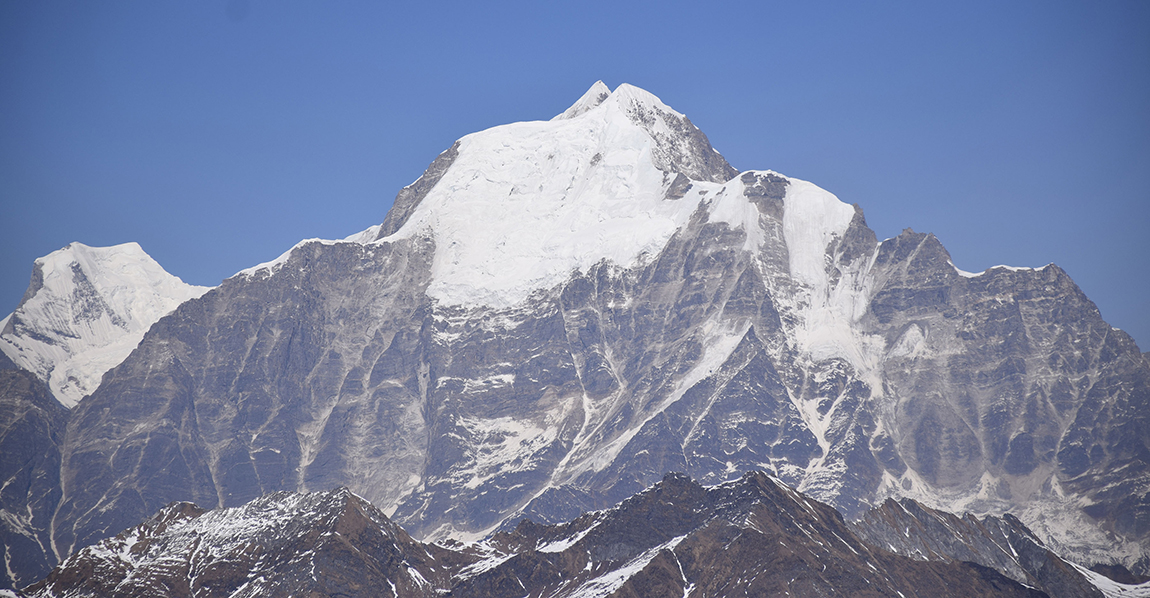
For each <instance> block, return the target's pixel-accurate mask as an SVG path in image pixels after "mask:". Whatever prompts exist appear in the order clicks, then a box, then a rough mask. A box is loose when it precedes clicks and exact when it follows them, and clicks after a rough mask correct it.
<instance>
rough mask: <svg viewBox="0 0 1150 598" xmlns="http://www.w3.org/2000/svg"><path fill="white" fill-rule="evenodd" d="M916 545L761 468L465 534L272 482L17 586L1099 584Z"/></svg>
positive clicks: (625, 589) (609, 588)
mask: <svg viewBox="0 0 1150 598" xmlns="http://www.w3.org/2000/svg"><path fill="white" fill-rule="evenodd" d="M908 502H910V501H908ZM919 508H920V507H919ZM1019 530H1020V533H1022V534H1029V531H1027V530H1025V528H1024V527H1021V526H1020V527H1019ZM936 540H938V541H946V540H945V539H942V538H936ZM961 540H962V538H960V537H958V536H955V537H953V538H950V541H959V542H961ZM920 556H921V558H920V559H918V560H916V559H911V558H908V557H906V556H902V555H898V554H895V553H892V552H889V551H888V550H885V549H883V548H879V547H876V546H875V545H873V544H870V543H868V542H866V541H864V540H862V539H860V538H859V537H858V536H856V535H855V534H854V533H853V532H852V528H851V526H850V525H848V524H847V523H845V522H844V521H843V519H842V517H841V516H840V515H839V514H838V513H837V512H836V511H835V510H834V509H833V508H831V507H829V506H827V505H825V504H822V503H820V502H818V501H815V500H813V499H811V498H809V497H806V496H804V495H802V494H801V493H799V492H797V491H795V490H794V489H792V488H790V487H788V486H786V485H785V484H783V483H782V482H780V481H778V480H777V479H775V478H772V477H771V476H769V475H767V474H764V473H761V472H754V473H748V474H746V475H744V476H743V477H742V478H740V479H739V480H736V481H733V482H727V483H725V484H721V485H718V486H714V487H710V488H705V487H703V486H700V485H699V484H697V483H695V482H693V481H691V480H690V479H689V478H687V477H686V476H683V475H679V474H675V475H668V476H667V477H665V478H664V479H663V480H662V481H661V482H659V483H657V484H655V485H654V486H652V487H651V488H648V489H647V490H644V491H643V492H640V493H639V494H637V495H635V496H633V497H631V498H629V499H627V500H625V501H623V502H622V503H621V504H619V505H618V506H616V507H614V508H612V509H608V510H604V511H597V512H592V513H587V514H584V515H582V516H580V517H578V518H576V519H575V520H573V521H570V522H567V523H564V524H559V525H541V524H537V523H533V522H531V521H526V520H525V521H523V522H521V523H520V524H519V525H518V527H516V528H515V530H514V531H511V532H501V533H498V534H495V535H494V536H492V537H491V538H489V539H487V540H485V541H483V542H479V543H477V544H472V545H463V544H459V543H457V542H454V541H445V542H441V543H436V544H425V543H420V542H417V541H414V540H412V539H411V537H410V536H409V535H408V534H407V533H406V532H404V531H403V530H402V529H401V528H400V527H399V526H397V525H395V524H394V523H392V522H391V520H389V519H388V518H387V517H386V516H385V515H384V514H383V513H381V512H380V511H379V510H378V509H376V508H375V507H373V506H371V504H370V503H368V502H367V501H366V500H364V499H362V498H360V497H358V496H356V495H355V494H353V493H351V492H350V491H348V490H347V489H345V488H341V489H338V490H334V491H330V492H323V493H314V494H294V493H276V494H271V495H268V496H264V497H261V498H259V499H256V500H254V501H252V502H250V503H248V504H246V505H244V506H242V507H238V508H232V509H217V510H214V511H207V512H205V511H204V510H203V509H200V508H199V507H197V506H195V505H193V504H190V503H173V504H172V505H169V506H167V507H165V508H164V509H162V510H160V512H158V513H157V514H155V515H154V516H152V517H151V518H150V519H148V520H147V521H145V522H144V523H142V524H140V525H138V526H136V527H134V528H131V529H129V530H127V531H125V532H122V533H120V534H119V535H117V536H116V537H115V538H112V539H108V540H104V541H102V542H100V543H98V544H96V545H93V546H91V547H88V548H86V549H84V550H82V551H80V552H79V553H77V554H76V555H73V556H72V557H70V558H69V559H67V560H66V561H65V562H64V563H62V564H61V565H60V566H59V567H57V568H56V569H55V570H54V571H53V572H52V573H51V574H50V575H49V576H48V577H47V579H45V580H44V581H42V582H40V583H37V584H35V585H33V586H31V587H29V588H26V589H25V591H24V592H25V595H26V596H29V597H37V598H48V597H63V596H76V597H78V596H124V597H129V596H155V595H166V596H173V597H179V596H197V597H212V596H221V597H222V596H230V597H240V596H299V595H312V596H333V595H339V596H402V597H408V596H441V595H450V596H459V597H480V596H483V597H486V596H492V597H494V596H499V597H505V598H510V597H514V596H555V597H576V596H583V597H588V596H608V595H612V596H616V595H617V596H624V595H626V596H685V595H690V596H693V597H697V598H706V597H714V598H720V597H728V596H745V595H755V596H761V595H781V594H783V593H789V595H791V596H825V595H830V594H841V595H853V596H900V595H901V596H906V597H911V596H923V597H926V596H975V595H977V596H1035V597H1037V596H1046V595H1050V596H1091V597H1093V596H1099V597H1100V596H1102V594H1101V592H1099V591H1098V590H1097V589H1095V588H1093V587H1092V586H1090V585H1089V584H1088V583H1085V580H1084V578H1083V576H1082V575H1081V574H1077V571H1076V570H1075V569H1073V568H1072V567H1070V566H1069V565H1067V564H1066V563H1065V562H1064V561H1062V560H1061V559H1058V557H1057V556H1053V555H1049V557H1048V558H1049V559H1051V562H1053V563H1057V564H1060V565H1061V566H1063V567H1064V568H1065V569H1066V570H1067V571H1068V572H1067V577H1066V579H1067V580H1070V581H1072V582H1077V583H1078V585H1076V586H1073V587H1071V586H1066V585H1062V586H1059V587H1057V588H1051V587H1046V586H1041V585H1039V586H1037V588H1038V589H1035V587H1028V586H1025V585H1023V584H1020V583H1018V582H1016V581H1014V580H1012V579H1010V578H1008V577H1006V576H1004V575H1002V574H1000V573H999V572H998V571H997V570H995V569H994V568H992V567H988V566H984V565H981V564H974V563H971V562H961V561H959V560H957V559H952V558H946V557H944V556H941V555H939V554H937V553H931V554H930V555H920ZM1075 575H1077V577H1075ZM1029 581H1033V580H1029ZM1051 589H1055V590H1057V591H1055V592H1051V591H1050V590H1051ZM1039 590H1042V591H1039ZM1043 592H1046V593H1043Z"/></svg>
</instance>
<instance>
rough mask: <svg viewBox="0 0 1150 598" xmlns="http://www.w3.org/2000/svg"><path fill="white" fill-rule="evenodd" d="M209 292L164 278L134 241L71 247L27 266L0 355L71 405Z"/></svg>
mask: <svg viewBox="0 0 1150 598" xmlns="http://www.w3.org/2000/svg"><path fill="white" fill-rule="evenodd" d="M207 291H208V288H207V287H199V286H194V285H189V284H185V283H184V282H183V281H182V280H180V279H179V278H177V277H175V276H173V275H171V274H169V273H168V272H166V271H165V270H164V269H163V268H162V267H161V266H160V264H158V263H156V261H155V260H154V259H152V257H151V256H149V255H148V254H147V253H145V252H144V250H143V248H141V247H140V246H139V244H137V243H123V244H120V245H113V246H111V247H90V246H88V245H84V244H83V243H70V244H68V245H67V246H65V247H63V248H61V249H58V250H56V251H53V252H52V253H50V254H48V255H46V256H44V257H41V258H39V259H37V260H36V261H35V263H34V264H33V267H32V280H31V282H30V283H29V285H28V290H27V291H26V292H25V293H24V298H23V299H22V300H21V301H20V305H19V306H17V307H16V310H15V311H13V312H12V313H11V314H10V315H9V316H8V317H7V318H5V319H4V320H2V321H0V351H3V352H4V353H5V354H7V356H8V357H9V358H11V359H12V361H13V362H15V363H16V364H17V365H19V366H20V367H21V368H23V369H26V370H28V371H30V372H32V373H33V374H36V375H37V376H38V377H39V378H40V379H42V380H44V381H46V382H48V385H49V386H50V387H51V389H52V393H53V394H54V395H55V396H56V399H57V400H59V401H60V402H61V403H62V404H63V405H64V406H66V407H71V406H73V405H75V404H76V402H78V401H79V400H80V398H82V397H83V396H84V395H86V394H88V393H90V392H91V391H93V390H95V389H96V386H98V385H99V383H100V379H101V377H102V376H103V375H104V372H106V371H108V370H109V369H111V368H112V367H113V366H115V365H116V364H118V363H119V362H121V361H123V359H124V357H126V356H127V355H128V353H129V352H131V350H132V349H133V348H135V346H136V345H137V344H139V342H140V339H141V338H142V337H143V336H144V333H145V332H147V330H148V328H150V327H151V326H152V324H153V323H155V322H156V320H158V319H160V318H161V317H163V316H164V315H166V314H167V313H168V312H170V311H172V310H173V309H175V308H176V306H178V305H179V304H181V303H183V302H184V301H187V300H188V299H191V298H193V297H199V296H200V295H203V294H204V293H205V292H207Z"/></svg>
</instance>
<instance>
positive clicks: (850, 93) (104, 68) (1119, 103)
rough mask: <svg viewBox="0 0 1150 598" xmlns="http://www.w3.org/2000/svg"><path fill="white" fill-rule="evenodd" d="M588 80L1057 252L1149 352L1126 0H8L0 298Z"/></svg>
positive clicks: (302, 199) (872, 212) (990, 249)
mask: <svg viewBox="0 0 1150 598" xmlns="http://www.w3.org/2000/svg"><path fill="white" fill-rule="evenodd" d="M597 79H602V80H603V81H604V82H606V83H607V84H608V85H609V86H611V87H612V88H614V87H615V86H617V85H618V84H619V83H623V82H627V83H632V84H634V85H638V86H640V87H643V88H645V89H647V90H649V91H651V92H652V93H654V94H656V95H658V96H660V97H661V98H662V99H663V100H664V101H665V102H666V103H668V104H669V105H671V106H672V107H674V108H675V109H677V110H678V111H680V112H683V113H685V114H687V115H688V116H689V117H690V118H691V119H692V121H694V122H695V124H696V125H698V126H699V127H700V128H701V129H702V130H703V131H704V132H706V133H707V135H708V136H709V137H710V139H711V142H712V143H713V144H714V145H715V147H716V148H718V149H719V150H720V151H721V152H722V153H723V155H724V156H725V157H726V158H727V159H728V160H729V161H730V162H731V163H732V164H733V165H734V166H735V167H736V168H740V169H751V168H761V169H766V168H770V169H774V170H777V171H779V172H782V173H784V174H788V175H791V176H796V177H799V178H802V179H807V180H810V181H812V182H815V183H817V184H818V185H820V186H822V187H824V188H826V189H828V190H830V191H832V192H834V193H835V194H837V195H838V196H839V198H840V199H842V200H844V201H847V202H851V203H858V204H860V205H861V206H862V207H863V209H864V210H865V212H866V216H867V221H868V223H869V224H870V226H871V227H872V228H873V229H875V231H876V232H877V233H878V235H879V237H880V238H884V237H889V236H894V235H896V234H898V233H899V231H901V230H902V229H903V228H905V227H911V228H914V229H915V230H916V231H920V232H933V233H935V234H936V235H937V236H938V237H939V238H940V239H941V240H942V242H943V244H944V245H945V246H946V247H947V249H948V250H949V251H950V253H951V255H952V256H953V258H954V262H955V264H957V265H958V266H959V267H960V268H963V269H965V270H971V271H979V270H982V269H984V268H986V267H989V266H993V265H996V264H1009V265H1015V266H1041V265H1044V264H1046V263H1049V262H1054V263H1057V264H1059V265H1060V266H1062V267H1063V268H1064V269H1065V270H1067V271H1068V272H1069V273H1070V274H1071V276H1072V277H1073V278H1074V279H1075V281H1077V282H1078V284H1079V285H1080V286H1081V287H1082V288H1083V289H1084V290H1085V291H1086V293H1087V295H1089V296H1090V297H1091V299H1093V300H1094V301H1095V302H1096V303H1097V304H1098V306H1099V308H1100V309H1101V311H1102V315H1103V316H1104V317H1105V318H1106V319H1107V321H1109V322H1110V323H1111V324H1113V325H1114V326H1117V327H1119V328H1123V329H1125V330H1127V331H1128V332H1130V333H1131V334H1132V335H1133V336H1134V337H1135V338H1136V339H1137V340H1138V341H1139V346H1140V347H1142V349H1143V350H1150V313H1148V312H1150V309H1148V308H1150V300H1148V299H1147V297H1150V264H1148V258H1150V232H1148V231H1150V2H1145V1H1141V0H1138V1H1123V0H1114V1H1108V2H1055V1H1043V2H1001V1H998V2H961V3H957V2H955V3H921V2H905V3H903V2H866V3H863V2H818V1H815V2H793V3H771V2H752V3H722V2H714V3H699V2H691V3H687V2H682V3H679V2H657V3H656V2H651V3H637V2H618V1H616V2H598V1H583V2H549V3H543V2H502V3H498V4H495V3H476V2H438V3H404V4H399V3H384V2H350V1H345V2H322V3H321V2H312V3H304V2H286V1H285V2H265V1H260V0H249V1H244V0H231V1H227V0H220V1H204V2H184V3H176V2H79V1H73V2H56V1H37V2H30V1H29V2H4V3H0V221H2V222H3V230H4V234H3V235H2V236H0V312H4V313H6V312H8V311H10V310H11V309H12V308H14V307H15V306H16V304H17V303H18V302H19V300H20V296H21V294H22V293H23V291H24V288H25V287H26V286H27V282H28V276H29V273H30V271H31V265H32V261H33V260H34V259H35V258H36V257H38V256H41V255H44V254H47V253H49V252H51V251H53V250H55V249H58V248H60V247H62V246H64V245H66V244H67V243H69V242H71V241H81V242H83V243H87V244H89V245H111V244H115V243H122V242H126V241H137V242H139V243H140V244H141V245H142V246H143V247H144V249H145V250H146V251H147V252H148V253H149V254H151V255H152V256H153V257H154V258H156V260H158V261H159V262H160V264H162V265H163V266H164V267H165V268H166V269H167V270H168V271H170V272H172V273H174V274H176V275H178V276H180V277H182V278H183V279H184V280H185V281H187V282H192V283H196V284H204V285H214V284H218V283H219V282H220V280H222V279H223V278H226V277H227V276H230V275H231V274H233V273H234V272H236V271H238V270H240V269H242V268H245V267H248V266H251V265H254V264H256V263H259V262H262V261H266V260H269V259H272V258H274V257H275V256H277V255H279V254H280V253H281V252H283V251H284V250H286V249H287V248H288V247H290V246H291V245H293V244H294V243H295V242H297V241H299V240H300V239H303V238H308V237H322V238H336V237H343V236H346V235H349V234H351V233H353V232H356V231H359V230H362V229H364V228H367V227H368V226H370V225H372V224H375V223H378V222H380V221H382V219H383V217H384V215H385V213H386V212H387V209H388V207H390V205H391V201H392V199H393V198H394V196H395V193H396V191H398V190H399V188H400V187H402V186H403V185H405V184H408V183H410V182H411V181H412V180H414V179H415V178H416V177H418V176H419V174H420V173H421V172H422V171H423V169H424V168H425V167H426V166H427V164H428V163H429V162H430V161H431V160H432V159H434V158H435V156H436V155H437V154H438V153H439V152H440V151H442V150H444V149H446V148H447V147H449V146H450V145H451V143H452V142H453V141H454V140H455V139H457V138H458V137H461V136H463V135H465V134H467V133H470V132H473V131H477V130H481V129H484V128H487V127H491V126H494V125H499V124H503V123H507V122H513V121H520V120H533V119H545V118H550V117H551V116H553V115H554V114H557V113H559V112H561V111H562V110H563V109H565V108H566V107H567V106H568V105H569V104H570V103H571V102H573V101H575V99H577V98H578V97H579V95H580V94H581V93H582V92H583V91H584V90H586V88H587V87H589V86H590V85H591V84H592V83H593V82H594V81H595V80H597Z"/></svg>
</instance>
